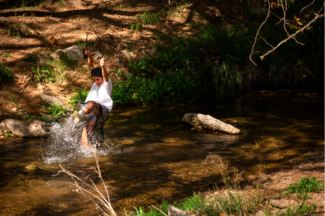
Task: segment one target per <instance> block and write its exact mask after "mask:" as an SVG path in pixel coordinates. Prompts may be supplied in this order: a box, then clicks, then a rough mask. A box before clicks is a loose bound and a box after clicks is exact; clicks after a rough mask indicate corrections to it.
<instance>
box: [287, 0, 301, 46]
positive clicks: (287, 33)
mask: <svg viewBox="0 0 325 216" xmlns="http://www.w3.org/2000/svg"><path fill="white" fill-rule="evenodd" d="M283 4H284V5H283ZM282 11H283V18H282V19H283V28H284V31H285V32H286V33H287V36H289V35H290V33H289V32H288V30H287V27H286V15H287V0H284V3H282ZM292 39H294V40H295V41H296V43H298V44H300V45H302V46H304V45H305V44H303V43H300V42H299V41H297V39H296V38H295V37H293V38H292Z"/></svg>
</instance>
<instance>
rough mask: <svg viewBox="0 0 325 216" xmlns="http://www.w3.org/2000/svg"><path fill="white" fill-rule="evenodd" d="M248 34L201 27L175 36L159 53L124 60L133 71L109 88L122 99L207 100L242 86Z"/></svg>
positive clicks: (117, 99) (140, 101)
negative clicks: (194, 33) (188, 35)
mask: <svg viewBox="0 0 325 216" xmlns="http://www.w3.org/2000/svg"><path fill="white" fill-rule="evenodd" d="M247 40H248V38H247V37H246V36H245V35H243V33H241V31H238V30H229V29H226V28H223V27H220V28H215V27H209V26H206V27H203V28H202V33H201V34H200V35H199V36H197V37H196V38H182V37H181V38H173V39H171V40H170V41H169V43H168V44H164V45H163V46H158V47H157V51H158V52H159V54H158V55H156V56H153V57H145V58H143V59H140V60H138V61H133V62H130V63H129V64H128V67H129V68H130V69H132V71H134V73H133V76H130V75H129V77H127V78H128V80H126V81H120V82H119V83H118V85H117V86H116V87H114V88H113V93H112V96H113V99H114V101H115V102H117V103H120V104H130V103H134V104H149V103H154V104H163V103H165V104H170V103H193V102H196V101H211V100H216V99H221V98H225V97H228V96H232V95H235V94H236V93H238V92H240V91H241V89H242V82H241V74H240V73H239V71H238V69H237V67H236V66H237V65H246V64H247V62H248V59H247V58H246V57H247V56H248V54H249V51H250V45H249V43H248V42H247Z"/></svg>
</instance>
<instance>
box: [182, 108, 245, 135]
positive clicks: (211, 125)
mask: <svg viewBox="0 0 325 216" xmlns="http://www.w3.org/2000/svg"><path fill="white" fill-rule="evenodd" d="M182 121H184V122H187V123H189V124H191V125H193V126H194V128H196V129H201V130H202V129H203V128H205V129H208V130H218V131H222V132H226V133H230V134H239V133H240V130H239V129H238V128H235V127H234V126H232V125H230V124H226V123H224V122H223V121H220V120H218V119H216V118H214V117H212V116H210V115H203V114H201V113H198V114H196V113H186V114H185V115H184V117H183V119H182Z"/></svg>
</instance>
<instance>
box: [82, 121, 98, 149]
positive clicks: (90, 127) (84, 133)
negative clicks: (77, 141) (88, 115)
mask: <svg viewBox="0 0 325 216" xmlns="http://www.w3.org/2000/svg"><path fill="white" fill-rule="evenodd" d="M94 127H95V122H94V121H92V120H90V121H89V122H87V125H86V126H85V127H84V128H83V129H82V134H81V144H82V145H83V147H84V148H85V149H87V150H91V149H92V146H91V145H90V144H89V140H88V137H91V135H92V132H93V129H94ZM87 129H88V134H87Z"/></svg>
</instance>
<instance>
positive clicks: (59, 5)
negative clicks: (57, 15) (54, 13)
mask: <svg viewBox="0 0 325 216" xmlns="http://www.w3.org/2000/svg"><path fill="white" fill-rule="evenodd" d="M64 6H65V4H64V3H63V1H62V0H60V1H59V2H58V7H59V8H61V7H64Z"/></svg>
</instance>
